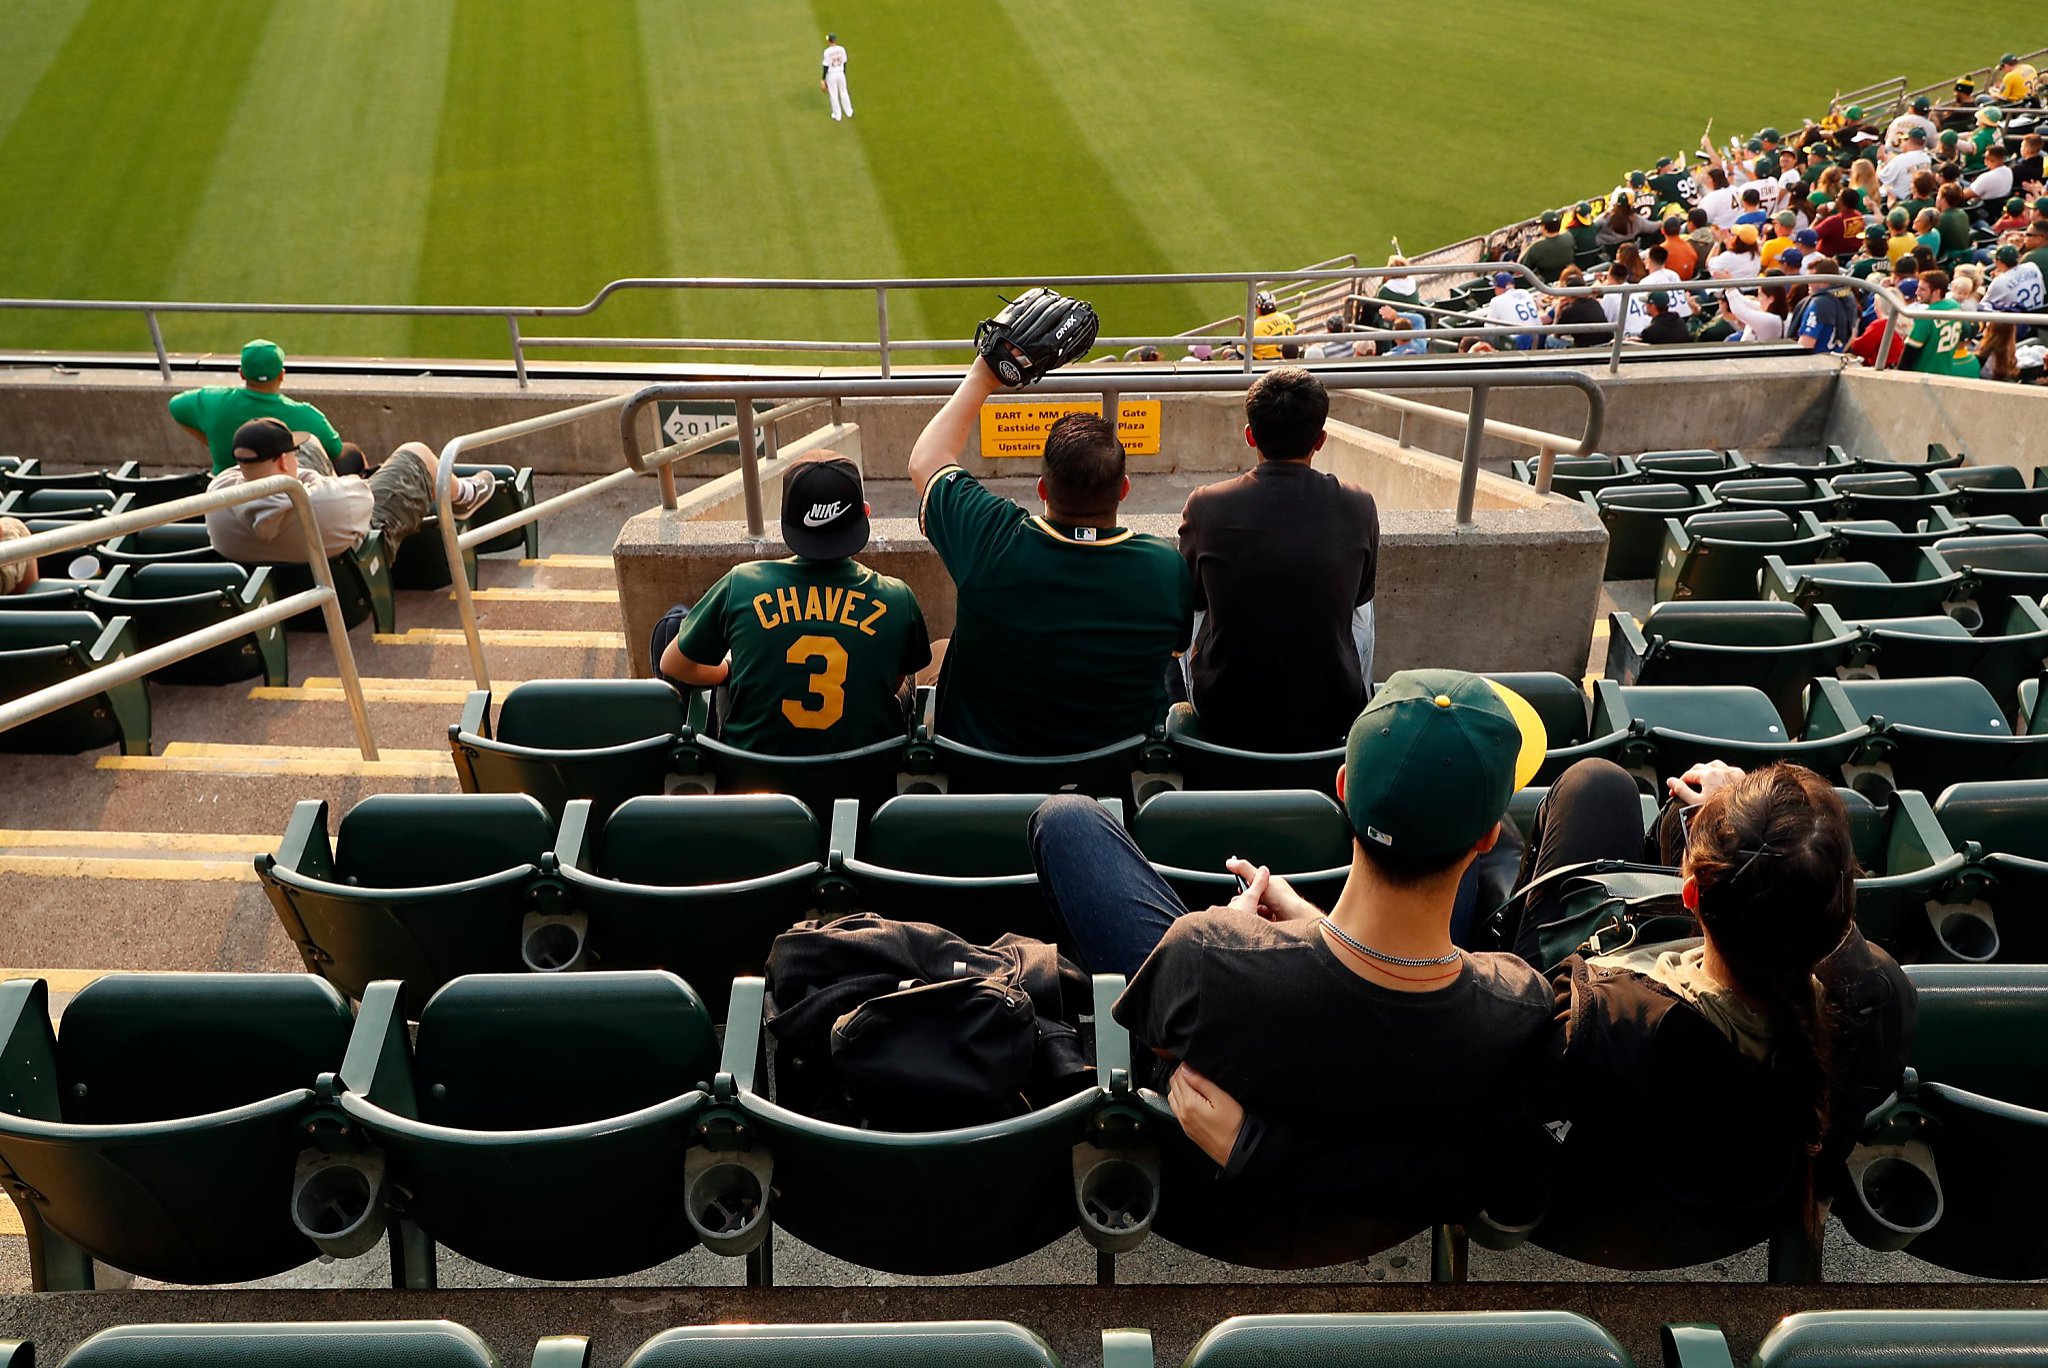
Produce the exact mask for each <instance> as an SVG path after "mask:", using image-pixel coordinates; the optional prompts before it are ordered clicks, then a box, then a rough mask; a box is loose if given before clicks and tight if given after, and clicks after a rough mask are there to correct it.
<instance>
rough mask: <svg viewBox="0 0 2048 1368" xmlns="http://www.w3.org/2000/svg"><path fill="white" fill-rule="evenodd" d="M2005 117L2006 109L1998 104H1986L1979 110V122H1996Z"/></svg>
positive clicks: (1987, 123)
mask: <svg viewBox="0 0 2048 1368" xmlns="http://www.w3.org/2000/svg"><path fill="white" fill-rule="evenodd" d="M2004 118H2005V111H2004V110H2002V109H2000V108H1999V107H1998V106H1997V105H1986V106H1984V108H1982V109H1980V110H1978V111H1977V122H1978V123H1980V124H1986V125H1990V124H1995V123H1999V122H2001V121H2003V120H2004Z"/></svg>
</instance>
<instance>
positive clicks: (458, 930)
mask: <svg viewBox="0 0 2048 1368" xmlns="http://www.w3.org/2000/svg"><path fill="white" fill-rule="evenodd" d="M554 838H555V832H554V823H553V822H551V821H550V820H549V818H548V814H547V809H546V808H543V807H542V806H541V805H540V804H539V803H538V802H536V801H535V800H534V799H532V798H528V797H526V796H524V795H523V794H496V793H453V794H450V793H379V794H373V795H371V796H370V797H368V798H365V799H363V801H362V802H360V803H357V804H356V805H355V806H354V807H353V808H351V809H349V811H348V814H347V815H346V816H344V817H343V818H342V819H341V827H340V829H339V830H338V831H337V832H336V833H335V837H334V842H333V844H332V846H330V845H329V844H328V839H327V804H326V803H325V802H323V801H320V800H317V799H307V800H305V801H303V802H301V803H299V804H298V805H297V806H296V807H295V808H293V809H292V817H291V822H290V824H289V825H288V826H286V828H285V834H284V840H283V841H282V842H281V843H280V844H279V845H278V849H277V853H276V854H274V855H272V854H263V855H258V856H257V857H256V874H257V877H258V878H259V879H260V880H261V881H262V883H263V889H264V892H265V893H266V894H267V895H268V896H269V898H270V904H271V906H272V907H273V908H275V909H276V910H277V916H278V920H279V921H280V922H282V923H283V924H284V929H285V934H286V935H287V936H289V937H291V940H292V943H293V944H294V945H296V946H297V947H298V949H299V954H300V956H301V958H303V959H304V960H305V962H306V968H307V970H308V971H309V972H311V973H315V974H319V975H320V976H321V977H322V978H325V979H326V980H327V981H328V982H329V983H332V984H333V985H334V986H335V987H337V988H339V989H340V990H341V991H342V992H344V993H346V994H347V995H348V996H350V997H352V998H361V997H362V995H363V992H364V990H365V989H367V988H368V987H369V986H370V984H371V983H372V982H373V981H375V980H377V979H385V978H402V979H403V980H404V981H405V991H406V1010H407V1012H408V1013H410V1014H415V1015H416V1014H417V1013H418V1012H419V1010H420V1008H422V1007H424V1006H426V1003H427V999H428V998H429V997H431V996H432V995H433V993H434V990H435V989H437V988H439V987H440V986H441V985H442V984H444V983H446V982H447V981H448V980H449V979H452V978H458V977H460V976H461V975H463V974H474V973H490V972H494V971H498V970H506V971H517V970H518V969H520V968H521V967H522V960H521V958H520V953H521V942H522V926H521V920H522V918H523V917H524V916H525V914H526V913H527V912H528V910H529V909H531V908H533V907H534V906H535V904H536V899H537V898H538V897H539V893H538V891H537V889H536V888H535V882H536V878H537V876H538V875H539V874H540V870H541V861H542V860H543V859H544V858H546V856H547V855H548V853H549V851H550V849H551V847H552V846H553V844H554ZM550 882H552V881H550Z"/></svg>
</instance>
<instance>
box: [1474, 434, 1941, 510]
mask: <svg viewBox="0 0 2048 1368" xmlns="http://www.w3.org/2000/svg"><path fill="white" fill-rule="evenodd" d="M1963 461H1964V458H1963V457H1962V456H1959V455H1955V454H1953V453H1951V452H1950V451H1949V449H1948V448H1947V447H1945V446H1943V445H1941V444H1940V443H1938V442H1937V443H1930V444H1929V445H1928V448H1927V459H1926V460H1925V461H1890V460H1881V459H1866V458H1856V457H1852V456H1850V455H1849V453H1848V452H1846V451H1844V450H1843V449H1842V448H1841V447H1839V446H1830V447H1828V448H1827V449H1826V450H1825V451H1824V452H1823V453H1822V455H1821V459H1820V460H1819V461H1818V462H1817V463H1812V464H1809V463H1805V462H1797V461H1751V460H1749V459H1747V458H1746V457H1745V456H1744V455H1743V454H1742V453H1741V452H1740V451H1737V450H1734V449H1732V448H1730V449H1728V450H1716V449H1713V448H1704V447H1690V448H1684V449H1679V450H1670V451H1646V452H1644V453H1643V454H1642V455H1640V456H1610V455H1605V454H1601V453H1595V454H1593V455H1591V456H1559V457H1557V458H1555V461H1554V463H1553V465H1552V467H1551V479H1550V488H1551V491H1552V492H1553V493H1557V494H1562V495H1565V496H1567V497H1574V498H1575V497H1577V496H1578V495H1581V494H1590V493H1595V492H1597V491H1599V490H1602V489H1613V488H1616V487H1618V486H1622V485H1632V484H1656V483H1677V484H1683V485H1685V486H1687V487H1689V488H1694V489H1704V488H1706V487H1707V486H1709V485H1713V484H1717V483H1719V482H1721V481H1723V480H1733V479H1755V480H1766V479H1778V478H1793V479H1807V478H1812V477H1815V476H1818V477H1821V478H1824V479H1832V478H1834V477H1836V476H1842V475H1870V474H1892V473H1895V472H1903V473H1905V474H1909V475H1915V474H1922V473H1925V472H1928V471H1935V470H1949V469H1954V468H1956V467H1958V466H1961V465H1962V464H1963ZM1538 466H1539V463H1538V462H1536V461H1532V460H1518V461H1516V462H1514V465H1513V472H1514V476H1515V478H1516V479H1518V480H1520V481H1522V482H1523V483H1524V484H1531V485H1533V484H1535V483H1536V475H1537V471H1538Z"/></svg>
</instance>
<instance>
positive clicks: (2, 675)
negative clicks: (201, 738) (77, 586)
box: [0, 612, 149, 755]
mask: <svg viewBox="0 0 2048 1368" xmlns="http://www.w3.org/2000/svg"><path fill="white" fill-rule="evenodd" d="M135 651H136V645H135V631H134V628H133V626H132V625H131V624H130V623H129V621H128V619H127V618H125V617H117V618H114V619H112V620H110V621H108V622H106V623H104V624H103V623H102V622H101V621H100V619H99V618H97V617H95V616H93V615H92V614H91V613H77V612H74V613H16V612H6V613H0V702H12V701H13V700H14V699H17V698H23V697H26V696H27V695H29V694H32V693H36V692H38V691H40V690H42V689H47V688H51V687H53V686H54V685H58V684H62V683H65V682H66V681H68V680H72V679H76V678H78V677H79V676H80V675H83V674H86V673H88V672H90V671H92V670H96V669H99V668H100V667H101V666H103V665H111V664H112V663H114V662H115V661H117V660H123V659H126V658H127V657H128V656H131V655H134V654H135ZM116 742H119V743H120V746H121V753H122V754H123V755H147V754H149V690H148V686H147V685H146V684H145V683H144V682H143V681H142V680H140V679H131V680H129V681H127V682H126V683H123V684H109V685H107V686H106V687H105V688H103V689H102V690H100V692H98V693H96V694H94V695H93V696H92V697H90V698H87V699H83V700H81V701H80V702H77V703H73V704H71V705H69V706H68V707H63V708H59V709H57V710H56V711H55V712H49V713H45V714H43V715H42V716H41V717H38V718H36V719H35V720H34V721H33V722H24V723H22V724H21V725H20V726H18V727H11V728H9V729H8V730H6V731H4V732H0V751H9V752H15V753H21V752H27V753H30V754H46V755H76V754H77V753H78V752H80V751H89V750H98V749H99V748H100V747H101V746H110V745H113V744H114V743H116Z"/></svg>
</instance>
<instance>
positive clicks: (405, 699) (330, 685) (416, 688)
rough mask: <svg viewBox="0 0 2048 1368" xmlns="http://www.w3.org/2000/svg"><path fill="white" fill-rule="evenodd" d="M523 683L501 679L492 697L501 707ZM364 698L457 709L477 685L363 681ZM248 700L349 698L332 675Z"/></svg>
mask: <svg viewBox="0 0 2048 1368" xmlns="http://www.w3.org/2000/svg"><path fill="white" fill-rule="evenodd" d="M523 682H524V681H523V680H518V679H501V680H498V681H496V682H495V683H493V684H492V685H491V697H492V698H493V700H494V701H496V702H499V703H503V702H504V701H505V695H506V694H508V693H510V692H512V690H514V689H516V688H518V687H519V686H520V684H522V683H523ZM362 683H363V698H364V700H365V701H367V702H371V703H446V704H452V705H454V706H456V707H460V706H461V705H462V703H463V702H464V701H465V700H467V699H468V697H469V695H470V692H471V691H472V690H473V689H475V688H476V685H475V684H474V683H473V682H472V681H470V680H467V679H368V678H366V679H364V680H363V682H362ZM249 697H250V698H252V699H258V700H266V699H267V700H270V701H272V702H278V703H341V702H345V701H346V700H347V698H348V695H347V694H345V693H343V692H342V691H341V680H339V679H337V678H335V677H333V676H331V675H313V676H312V677H310V678H308V679H307V680H306V682H305V683H303V684H296V685H293V686H292V687H290V688H273V687H271V686H269V685H266V684H258V685H257V686H255V687H254V688H252V689H250V690H249Z"/></svg>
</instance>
